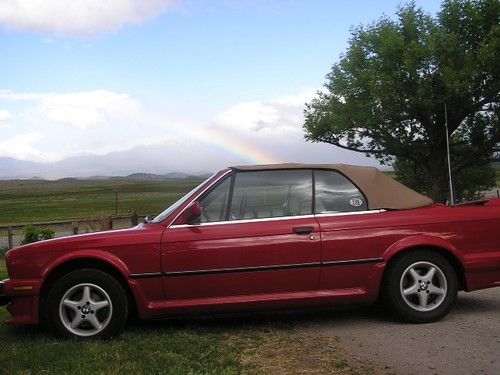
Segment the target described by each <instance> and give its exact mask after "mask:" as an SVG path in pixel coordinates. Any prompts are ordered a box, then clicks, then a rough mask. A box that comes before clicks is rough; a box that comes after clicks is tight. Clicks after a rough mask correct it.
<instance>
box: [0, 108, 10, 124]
mask: <svg viewBox="0 0 500 375" xmlns="http://www.w3.org/2000/svg"><path fill="white" fill-rule="evenodd" d="M11 119H12V114H11V113H10V112H9V111H6V110H5V109H0V122H5V121H9V120H11Z"/></svg>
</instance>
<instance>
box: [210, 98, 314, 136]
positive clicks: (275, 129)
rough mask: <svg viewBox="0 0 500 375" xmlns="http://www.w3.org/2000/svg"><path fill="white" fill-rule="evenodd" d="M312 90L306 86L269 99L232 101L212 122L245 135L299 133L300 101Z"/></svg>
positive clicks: (301, 117)
mask: <svg viewBox="0 0 500 375" xmlns="http://www.w3.org/2000/svg"><path fill="white" fill-rule="evenodd" d="M314 93H315V91H313V90H307V91H304V92H302V93H299V94H297V95H288V96H284V97H280V98H277V99H275V100H272V101H269V102H262V101H252V102H246V103H239V104H236V105H234V106H232V107H230V108H229V109H227V110H225V111H223V112H222V113H220V114H219V115H218V116H217V117H216V119H215V124H216V125H217V126H219V127H221V128H223V129H225V130H227V131H233V132H238V133H241V134H246V135H261V136H272V135H274V136H276V135H286V134H288V135H289V134H290V133H294V134H297V133H301V132H302V128H301V126H302V123H303V110H304V104H305V103H306V102H308V101H310V100H311V98H312V97H313V96H314Z"/></svg>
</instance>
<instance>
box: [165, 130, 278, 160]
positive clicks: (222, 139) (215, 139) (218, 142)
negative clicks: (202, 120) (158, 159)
mask: <svg viewBox="0 0 500 375" xmlns="http://www.w3.org/2000/svg"><path fill="white" fill-rule="evenodd" d="M168 129H169V130H171V132H172V133H174V134H175V135H177V136H179V135H181V136H185V137H188V138H190V139H196V140H197V141H199V142H201V143H205V144H207V145H209V146H211V147H214V148H216V149H218V150H221V151H222V152H225V153H230V154H232V155H234V156H237V157H239V158H242V159H244V160H246V161H247V162H249V163H251V164H277V163H280V162H281V160H279V159H278V158H277V157H276V156H274V155H272V154H270V153H268V152H265V151H264V150H262V149H260V148H258V147H255V146H252V145H249V144H246V143H244V142H242V141H240V140H238V139H235V138H230V137H228V136H226V135H224V134H222V133H220V132H218V131H215V130H208V129H203V128H196V129H190V127H189V126H179V125H173V124H169V125H168Z"/></svg>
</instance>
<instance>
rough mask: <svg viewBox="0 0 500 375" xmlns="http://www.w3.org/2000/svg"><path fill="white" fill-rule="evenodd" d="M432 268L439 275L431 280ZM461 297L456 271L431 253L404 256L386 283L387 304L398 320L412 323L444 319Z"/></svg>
mask: <svg viewBox="0 0 500 375" xmlns="http://www.w3.org/2000/svg"><path fill="white" fill-rule="evenodd" d="M432 267H434V268H435V271H434V273H433V274H432V275H433V276H430V275H431V274H430V273H429V271H431V269H432ZM426 276H428V277H426ZM457 294H458V282H457V276H456V274H455V270H454V269H453V267H452V266H451V265H450V263H449V262H448V261H447V260H446V259H445V258H444V257H443V256H441V255H439V254H437V253H435V252H432V251H429V250H418V251H412V252H409V253H406V254H403V255H401V256H400V257H398V258H397V259H396V260H395V261H394V263H392V264H391V265H390V266H389V269H388V270H387V274H386V277H385V279H384V288H383V296H384V300H385V302H386V303H387V304H388V305H389V307H390V308H391V310H392V311H393V312H394V314H395V315H396V316H397V317H399V318H401V319H403V320H405V321H408V322H411V323H430V322H435V321H438V320H440V319H442V318H443V317H444V316H446V314H448V313H449V312H450V310H451V309H452V308H453V306H454V305H455V303H456V300H457Z"/></svg>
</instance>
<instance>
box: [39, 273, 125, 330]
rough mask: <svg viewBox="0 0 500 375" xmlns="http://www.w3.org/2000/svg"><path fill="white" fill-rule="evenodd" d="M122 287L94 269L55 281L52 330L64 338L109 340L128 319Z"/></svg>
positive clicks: (49, 302)
mask: <svg viewBox="0 0 500 375" xmlns="http://www.w3.org/2000/svg"><path fill="white" fill-rule="evenodd" d="M127 313H128V303H127V297H126V294H125V291H124V290H123V287H122V285H121V284H120V283H119V282H118V281H117V280H116V279H115V278H114V277H112V276H111V275H109V274H107V273H105V272H102V271H99V270H94V269H84V270H78V271H73V272H71V273H69V274H67V275H65V276H63V277H62V278H60V279H59V280H57V281H56V282H55V284H54V285H53V287H52V288H51V290H50V292H49V294H48V298H47V317H48V323H49V325H50V327H51V328H52V329H53V330H54V331H55V333H57V334H58V335H60V336H63V337H72V338H107V337H111V336H115V335H117V334H118V333H119V332H120V331H121V329H122V328H123V325H124V324H125V321H126V319H127Z"/></svg>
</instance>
